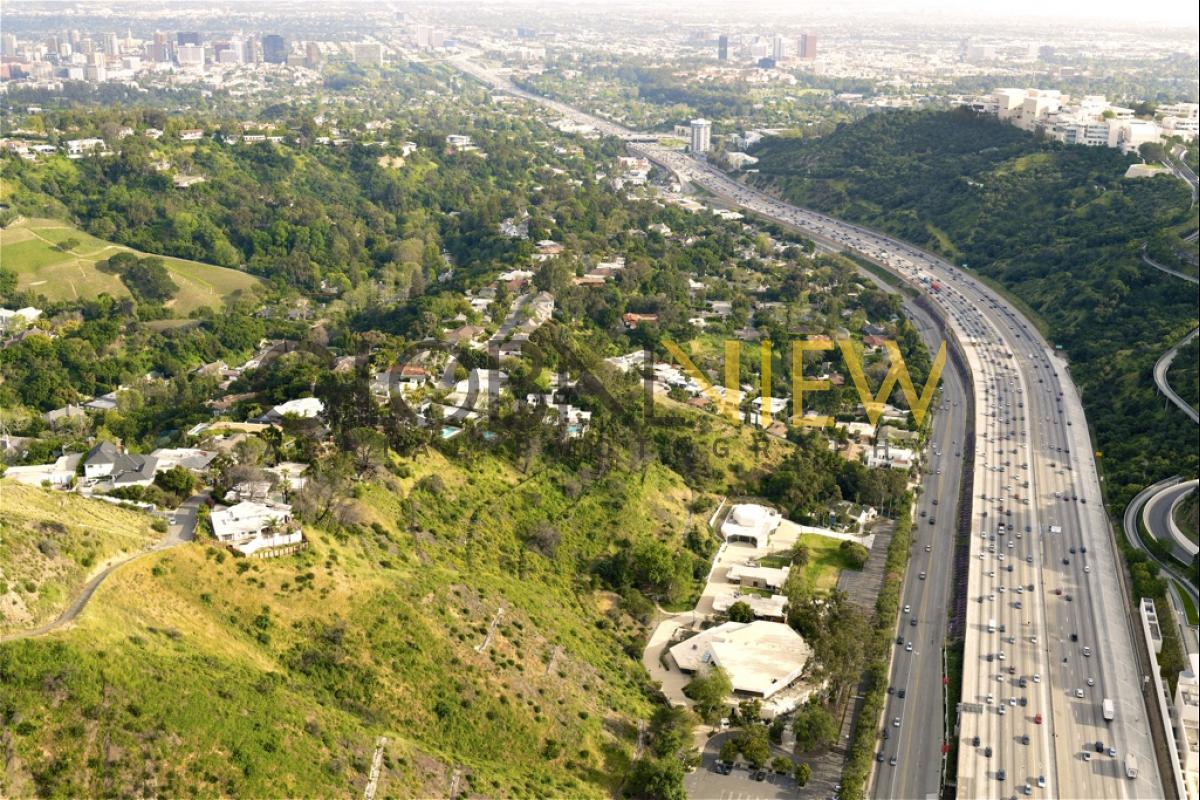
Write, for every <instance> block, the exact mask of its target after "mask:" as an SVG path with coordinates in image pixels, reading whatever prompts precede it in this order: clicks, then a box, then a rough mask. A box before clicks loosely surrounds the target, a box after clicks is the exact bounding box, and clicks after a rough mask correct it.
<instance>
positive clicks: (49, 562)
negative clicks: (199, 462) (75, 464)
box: [0, 481, 161, 634]
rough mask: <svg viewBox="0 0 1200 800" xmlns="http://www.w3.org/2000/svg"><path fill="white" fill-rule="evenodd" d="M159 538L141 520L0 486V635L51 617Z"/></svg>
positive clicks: (68, 498)
mask: <svg viewBox="0 0 1200 800" xmlns="http://www.w3.org/2000/svg"><path fill="white" fill-rule="evenodd" d="M160 536H161V534H159V533H156V532H155V531H153V530H151V528H150V518H149V517H148V516H147V515H146V514H142V513H140V512H136V511H130V510H127V509H124V508H120V507H117V506H112V505H109V504H107V503H102V502H100V501H98V500H88V499H86V498H83V497H79V496H77V495H72V494H65V493H62V492H51V491H48V490H45V489H38V488H35V487H32V486H23V485H21V484H19V483H14V482H12V481H3V482H0V634H2V633H10V632H13V631H18V630H23V629H26V628H32V627H36V626H37V625H39V624H40V623H43V622H46V621H48V620H49V619H51V618H53V617H54V616H56V615H57V614H58V613H59V612H61V611H62V610H63V608H64V607H65V606H66V605H67V602H68V601H69V600H70V599H71V598H72V597H74V596H75V594H76V593H77V592H78V591H79V589H80V588H81V587H82V586H83V584H84V583H86V582H87V579H88V577H89V576H90V575H92V574H94V573H96V572H99V571H100V570H101V569H103V568H104V566H105V564H106V563H107V562H109V561H110V560H112V559H115V558H118V557H120V556H122V555H124V554H127V553H134V552H138V551H140V550H142V549H144V548H145V547H146V545H148V544H150V543H151V542H153V541H155V540H156V539H157V538H158V537H160Z"/></svg>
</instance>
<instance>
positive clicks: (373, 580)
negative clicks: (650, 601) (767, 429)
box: [0, 454, 695, 798]
mask: <svg viewBox="0 0 1200 800" xmlns="http://www.w3.org/2000/svg"><path fill="white" fill-rule="evenodd" d="M694 500H695V498H694V497H693V493H692V491H691V490H689V489H688V488H686V487H685V486H684V485H683V483H682V482H681V481H680V479H679V478H678V477H677V476H676V475H675V474H674V473H672V472H670V471H668V470H666V469H665V468H663V467H661V466H657V465H650V466H648V467H645V468H644V470H642V469H638V470H636V471H629V468H628V467H620V466H618V467H616V468H614V469H613V470H612V471H611V472H609V473H608V474H607V475H603V476H596V477H594V478H590V479H589V478H588V477H587V476H586V475H581V474H577V473H576V472H574V471H569V470H565V469H561V468H557V467H550V468H547V469H545V470H544V471H541V472H538V471H536V470H533V471H531V473H530V474H529V475H525V474H522V473H521V472H520V471H519V470H517V469H516V468H514V467H512V466H510V465H509V464H508V462H505V461H502V460H500V459H499V458H497V457H493V456H490V455H476V456H474V457H472V458H470V459H465V460H464V462H463V463H458V462H450V461H447V460H446V459H445V458H443V457H442V456H440V455H437V454H430V455H426V456H423V457H421V458H420V459H419V460H418V461H416V462H415V463H414V464H413V465H412V467H411V472H410V474H408V476H407V477H405V478H403V479H399V478H396V477H392V476H389V477H388V478H387V479H386V480H384V481H382V484H381V485H367V484H363V485H361V488H360V491H359V492H357V501H356V508H355V510H354V512H353V516H354V518H355V519H356V520H357V522H356V524H354V525H353V527H352V530H353V531H354V533H351V534H349V535H347V534H342V535H340V536H334V535H330V534H328V533H324V532H321V531H317V530H313V529H310V530H309V531H308V532H309V536H310V538H311V541H312V546H311V548H310V549H309V550H307V551H306V552H304V553H302V554H300V555H298V556H293V557H286V558H281V559H277V560H270V561H251V560H242V559H234V558H227V557H223V556H222V555H221V554H219V551H218V550H216V549H215V548H210V547H207V546H205V545H203V544H194V545H185V546H182V547H177V548H174V549H172V550H169V551H165V552H162V553H161V554H156V555H154V556H150V557H147V558H144V559H141V560H139V561H137V562H134V563H132V564H130V565H129V566H127V567H125V568H123V569H122V570H120V571H118V572H117V573H115V574H114V575H113V576H112V577H111V578H110V579H109V580H108V581H106V582H105V584H104V585H102V587H101V588H100V590H99V591H98V592H97V594H96V596H95V598H94V599H93V601H92V603H91V604H90V605H89V607H88V608H87V610H86V611H85V612H84V613H83V614H82V615H81V617H80V618H79V620H78V621H77V622H76V624H75V625H74V626H73V627H72V628H71V629H70V630H67V631H63V632H59V633H56V634H53V635H50V636H48V637H45V638H42V639H36V640H26V641H20V642H14V643H9V644H6V645H2V646H0V682H3V684H4V685H5V687H6V704H5V707H4V708H3V714H4V715H5V716H6V718H5V719H3V724H0V730H3V731H4V733H3V734H0V737H3V739H4V742H3V745H2V746H3V748H4V749H5V750H6V751H8V752H12V753H13V754H14V758H13V759H12V761H11V762H10V764H9V769H8V770H7V777H6V778H5V781H6V783H4V784H3V785H0V794H4V795H6V796H28V795H31V794H35V793H36V794H41V795H44V796H56V797H65V796H98V795H130V794H133V793H135V792H142V791H149V792H152V793H156V794H161V795H167V796H172V795H174V796H181V795H197V794H199V795H218V794H223V795H237V796H248V797H266V796H296V797H350V796H361V793H362V789H363V786H364V784H365V782H366V778H367V773H368V771H369V768H370V760H371V753H372V751H373V748H374V744H375V740H376V737H377V736H379V735H381V734H383V735H386V736H388V737H389V739H390V744H389V745H388V746H387V749H386V757H385V759H384V762H383V763H384V766H383V776H382V779H381V784H380V791H379V794H378V797H381V798H383V797H419V796H445V795H446V794H447V792H448V791H449V787H450V783H451V775H452V774H453V773H454V772H455V770H461V778H460V781H459V787H460V792H465V793H466V794H467V795H470V796H490V797H546V796H558V797H602V796H603V797H607V796H610V794H611V793H612V792H613V791H614V790H615V789H616V783H617V782H619V781H620V780H621V777H620V776H622V775H624V773H625V771H626V768H627V765H628V762H629V760H630V759H631V757H632V753H633V750H634V746H635V740H636V719H638V718H645V717H646V716H647V715H648V713H649V710H650V701H649V696H650V695H649V692H648V687H647V686H646V677H645V674H644V672H643V670H642V668H641V666H640V664H639V662H638V656H639V655H640V648H641V644H640V637H641V632H642V628H641V620H644V619H646V618H647V617H648V615H649V612H650V611H651V610H652V609H650V608H647V607H646V605H645V604H646V601H645V599H644V598H640V596H639V597H634V596H629V595H627V596H626V598H625V599H622V597H621V596H619V595H616V594H614V593H609V592H601V591H597V588H596V584H595V579H594V578H593V577H592V575H591V574H589V566H590V565H592V564H594V563H595V562H596V561H597V559H600V558H602V557H603V556H606V555H611V554H615V553H617V552H619V551H620V550H622V549H625V548H629V547H635V546H636V545H637V543H638V542H641V541H645V540H647V539H655V540H659V541H662V542H664V543H667V544H668V545H669V547H670V548H671V549H672V550H678V551H684V548H683V546H682V540H683V538H684V535H685V530H684V528H685V525H686V524H687V521H688V520H689V519H690V516H689V511H688V505H689V504H690V503H692V502H694ZM38 513H39V514H40V515H44V516H46V517H47V518H49V519H54V518H56V515H55V514H54V513H52V510H40V511H39V512H38ZM543 522H548V523H549V524H550V525H552V526H553V528H554V530H555V531H556V534H557V535H556V536H554V537H546V536H542V537H540V538H538V539H537V540H536V546H535V544H533V543H531V541H532V540H531V532H532V531H534V530H535V529H537V526H539V525H541V524H542V523H543ZM685 552H686V551H685ZM547 554H548V555H547ZM500 608H503V609H504V613H503V615H501V616H500V617H499V622H498V624H497V626H496V628H495V632H494V635H493V636H492V638H491V639H490V643H489V646H488V647H487V649H486V650H484V651H483V652H479V649H480V648H481V646H482V644H483V643H484V641H485V640H486V638H487V635H488V630H489V627H490V626H491V624H492V622H493V619H494V618H495V615H496V613H497V611H498V610H499V609H500ZM635 617H637V619H636V620H635Z"/></svg>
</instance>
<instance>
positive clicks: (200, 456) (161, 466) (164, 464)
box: [150, 447, 217, 474]
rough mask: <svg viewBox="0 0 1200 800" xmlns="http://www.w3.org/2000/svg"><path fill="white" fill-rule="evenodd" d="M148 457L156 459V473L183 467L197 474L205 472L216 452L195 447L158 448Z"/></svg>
mask: <svg viewBox="0 0 1200 800" xmlns="http://www.w3.org/2000/svg"><path fill="white" fill-rule="evenodd" d="M150 455H152V456H153V457H154V458H157V459H158V466H157V471H158V472H162V471H164V470H168V469H172V468H174V467H183V468H184V469H186V470H189V471H191V472H195V473H197V474H200V473H203V472H204V471H205V470H207V469H208V465H209V464H210V463H212V460H213V459H214V458H216V457H217V453H216V451H213V450H201V449H199V448H196V447H160V448H159V449H157V450H155V451H154V452H152V453H151V454H150Z"/></svg>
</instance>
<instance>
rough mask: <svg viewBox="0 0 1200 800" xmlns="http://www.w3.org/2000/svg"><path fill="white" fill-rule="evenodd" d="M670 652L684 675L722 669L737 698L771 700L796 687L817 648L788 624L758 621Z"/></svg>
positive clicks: (721, 629)
mask: <svg viewBox="0 0 1200 800" xmlns="http://www.w3.org/2000/svg"><path fill="white" fill-rule="evenodd" d="M670 653H671V658H672V659H674V661H675V665H676V666H677V667H679V669H680V670H681V671H683V672H689V673H692V672H697V671H699V670H702V669H705V668H707V667H709V666H714V667H720V668H721V669H723V670H725V672H727V673H728V674H729V679H730V681H731V682H732V683H733V690H734V692H735V693H738V694H744V695H751V696H754V697H761V698H763V699H766V698H768V697H770V696H771V695H773V694H775V693H776V692H779V691H781V690H783V689H786V688H787V687H788V686H790V685H791V684H793V683H795V682H796V680H797V679H798V678H799V677H800V675H801V674H802V673H803V672H804V666H805V665H806V664H807V663H808V659H809V657H810V656H811V655H812V648H810V647H809V646H808V643H807V642H805V641H804V638H803V637H802V636H800V634H798V633H796V632H795V631H794V630H792V629H791V628H790V627H788V626H787V625H784V624H783V623H780V622H768V621H766V620H755V621H754V622H749V623H742V622H726V623H725V624H724V625H718V626H717V627H715V628H710V629H708V630H706V631H701V632H700V633H698V634H696V635H695V636H693V637H692V638H690V639H685V640H684V641H682V642H680V643H679V644H677V645H675V646H674V647H672V648H671V649H670Z"/></svg>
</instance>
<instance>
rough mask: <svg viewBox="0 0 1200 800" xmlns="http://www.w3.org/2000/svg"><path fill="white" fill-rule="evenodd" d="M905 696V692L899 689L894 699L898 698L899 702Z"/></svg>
mask: <svg viewBox="0 0 1200 800" xmlns="http://www.w3.org/2000/svg"><path fill="white" fill-rule="evenodd" d="M907 694H908V693H907V692H905V691H904V690H903V689H901V690H900V691H898V692H896V697H899V698H900V699H901V700H903V699H904V698H905V696H906V695H907Z"/></svg>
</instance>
